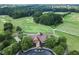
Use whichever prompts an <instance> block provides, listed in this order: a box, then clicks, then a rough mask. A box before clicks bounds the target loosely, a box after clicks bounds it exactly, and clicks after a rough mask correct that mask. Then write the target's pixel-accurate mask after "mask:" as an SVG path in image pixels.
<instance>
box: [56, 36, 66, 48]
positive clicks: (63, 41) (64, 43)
mask: <svg viewBox="0 0 79 59" xmlns="http://www.w3.org/2000/svg"><path fill="white" fill-rule="evenodd" d="M57 45H61V46H63V47H64V49H66V48H67V39H66V38H65V37H59V38H58V42H57Z"/></svg>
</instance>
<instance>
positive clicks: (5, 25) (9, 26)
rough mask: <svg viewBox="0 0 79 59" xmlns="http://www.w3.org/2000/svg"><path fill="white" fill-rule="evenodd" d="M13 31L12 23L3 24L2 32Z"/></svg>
mask: <svg viewBox="0 0 79 59" xmlns="http://www.w3.org/2000/svg"><path fill="white" fill-rule="evenodd" d="M12 30H13V24H12V23H5V24H4V31H5V32H7V33H11V32H12Z"/></svg>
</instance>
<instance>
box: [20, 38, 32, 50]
mask: <svg viewBox="0 0 79 59" xmlns="http://www.w3.org/2000/svg"><path fill="white" fill-rule="evenodd" d="M31 47H32V39H31V38H30V37H25V38H23V39H22V41H21V50H22V51H23V50H27V49H29V48H31Z"/></svg>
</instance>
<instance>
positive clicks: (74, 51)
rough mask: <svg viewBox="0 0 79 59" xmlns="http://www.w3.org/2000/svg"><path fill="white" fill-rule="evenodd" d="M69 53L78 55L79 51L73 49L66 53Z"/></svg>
mask: <svg viewBox="0 0 79 59" xmlns="http://www.w3.org/2000/svg"><path fill="white" fill-rule="evenodd" d="M68 54H69V55H79V51H76V50H73V51H71V52H69V53H68Z"/></svg>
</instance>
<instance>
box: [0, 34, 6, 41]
mask: <svg viewBox="0 0 79 59" xmlns="http://www.w3.org/2000/svg"><path fill="white" fill-rule="evenodd" d="M3 40H5V37H4V35H3V34H0V42H2V41H3Z"/></svg>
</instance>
